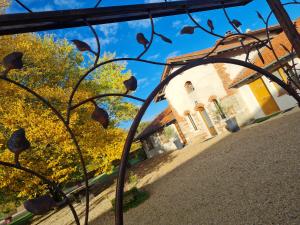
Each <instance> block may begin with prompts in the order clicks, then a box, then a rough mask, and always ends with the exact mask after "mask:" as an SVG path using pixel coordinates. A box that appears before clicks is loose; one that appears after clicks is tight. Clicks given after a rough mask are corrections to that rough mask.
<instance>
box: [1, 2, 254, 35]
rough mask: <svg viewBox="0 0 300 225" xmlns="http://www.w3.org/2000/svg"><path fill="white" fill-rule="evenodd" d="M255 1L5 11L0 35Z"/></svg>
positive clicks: (230, 5)
mask: <svg viewBox="0 0 300 225" xmlns="http://www.w3.org/2000/svg"><path fill="white" fill-rule="evenodd" d="M252 1H253V0H223V1H222V0H190V1H176V2H161V3H148V4H135V5H124V6H110V7H100V8H85V9H73V10H58V11H48V12H30V13H17V14H6V15H1V16H0V35H7V34H18V33H26V32H37V31H45V30H53V29H62V28H71V27H80V26H86V21H88V23H89V24H91V25H96V24H107V23H115V22H124V21H131V20H140V19H148V18H149V13H151V16H152V18H156V17H164V16H172V15H179V14H184V13H186V12H187V10H188V11H189V12H200V11H207V10H213V9H219V8H224V7H225V8H227V7H234V6H242V5H246V4H248V3H249V2H252Z"/></svg>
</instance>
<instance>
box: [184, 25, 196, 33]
mask: <svg viewBox="0 0 300 225" xmlns="http://www.w3.org/2000/svg"><path fill="white" fill-rule="evenodd" d="M194 32H195V27H192V26H185V27H183V28H182V29H181V31H180V34H193V33H194Z"/></svg>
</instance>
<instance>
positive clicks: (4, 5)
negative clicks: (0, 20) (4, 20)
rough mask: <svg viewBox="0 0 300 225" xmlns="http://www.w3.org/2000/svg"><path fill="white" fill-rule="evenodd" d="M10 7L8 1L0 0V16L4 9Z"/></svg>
mask: <svg viewBox="0 0 300 225" xmlns="http://www.w3.org/2000/svg"><path fill="white" fill-rule="evenodd" d="M9 5H10V0H0V15H1V14H3V12H4V11H5V9H6V8H7V7H8V6H9Z"/></svg>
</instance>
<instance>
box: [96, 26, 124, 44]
mask: <svg viewBox="0 0 300 225" xmlns="http://www.w3.org/2000/svg"><path fill="white" fill-rule="evenodd" d="M95 28H96V30H99V31H100V32H101V33H102V34H103V37H100V43H101V45H102V46H104V45H108V44H112V43H117V42H118V38H117V37H116V35H117V33H118V30H119V24H117V23H110V24H103V25H98V26H95Z"/></svg>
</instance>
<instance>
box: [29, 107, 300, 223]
mask: <svg viewBox="0 0 300 225" xmlns="http://www.w3.org/2000/svg"><path fill="white" fill-rule="evenodd" d="M299 162H300V112H299V109H297V110H293V111H291V112H287V113H285V114H282V115H279V116H277V117H275V118H273V119H270V120H268V121H266V122H263V123H260V124H255V125H251V126H248V127H246V128H243V129H242V130H241V131H240V132H238V133H234V134H226V135H223V136H218V137H216V138H213V139H211V140H209V141H206V142H204V143H197V142H195V143H193V144H191V145H189V146H187V147H185V148H184V149H183V150H180V151H175V152H172V153H170V154H165V155H162V156H158V157H155V158H153V159H151V160H146V161H145V162H143V163H141V164H139V165H138V166H137V167H135V168H134V169H133V171H134V173H135V174H137V175H138V177H139V181H138V184H137V186H138V187H142V188H144V189H145V190H147V191H149V192H150V198H149V199H148V200H147V201H146V202H144V203H143V204H141V205H140V206H138V207H137V208H134V209H130V210H129V211H128V212H127V213H125V225H152V224H153V225H271V224H273V225H299V224H300V163H299ZM113 197H114V187H111V188H109V189H108V190H106V191H105V192H104V193H102V194H101V195H99V196H97V197H95V198H94V199H92V200H91V211H90V224H92V225H113V224H114V213H113V211H112V210H111V203H110V199H112V198H113ZM83 205H84V204H77V205H75V207H76V210H77V211H78V212H83V209H84V207H83ZM80 214H81V216H82V215H83V214H82V213H80ZM72 221H73V220H72V217H71V215H70V211H69V210H68V209H67V208H66V209H63V210H61V211H59V212H56V213H54V214H52V215H49V216H47V217H43V218H42V219H40V220H36V221H35V222H34V224H49V225H50V224H51V225H54V224H59V225H70V224H72ZM81 221H82V222H83V218H82V217H81Z"/></svg>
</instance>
